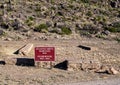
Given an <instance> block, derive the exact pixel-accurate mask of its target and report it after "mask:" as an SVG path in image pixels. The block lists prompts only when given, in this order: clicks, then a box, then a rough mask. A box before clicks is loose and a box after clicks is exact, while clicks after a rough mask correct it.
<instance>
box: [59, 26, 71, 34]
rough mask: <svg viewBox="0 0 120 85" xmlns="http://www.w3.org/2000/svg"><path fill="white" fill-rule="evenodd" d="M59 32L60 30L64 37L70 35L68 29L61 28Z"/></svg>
mask: <svg viewBox="0 0 120 85" xmlns="http://www.w3.org/2000/svg"><path fill="white" fill-rule="evenodd" d="M61 30H62V34H66V35H70V34H72V31H71V29H70V28H68V27H62V28H61Z"/></svg>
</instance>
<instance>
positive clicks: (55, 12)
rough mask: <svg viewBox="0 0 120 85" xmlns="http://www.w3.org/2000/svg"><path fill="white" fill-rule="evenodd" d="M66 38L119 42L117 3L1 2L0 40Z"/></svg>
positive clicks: (72, 0) (89, 0)
mask: <svg viewBox="0 0 120 85" xmlns="http://www.w3.org/2000/svg"><path fill="white" fill-rule="evenodd" d="M66 35H67V36H68V37H70V36H73V35H77V36H81V35H85V36H88V37H98V38H105V39H106V38H107V39H108V38H112V39H117V40H118V41H120V38H119V36H120V0H0V37H1V39H3V40H19V39H28V38H34V39H35V40H37V39H47V38H48V37H49V38H50V37H51V36H52V38H61V37H64V36H66Z"/></svg>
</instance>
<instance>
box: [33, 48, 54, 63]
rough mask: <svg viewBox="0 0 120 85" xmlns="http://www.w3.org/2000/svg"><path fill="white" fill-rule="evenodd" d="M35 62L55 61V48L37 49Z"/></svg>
mask: <svg viewBox="0 0 120 85" xmlns="http://www.w3.org/2000/svg"><path fill="white" fill-rule="evenodd" d="M34 60H35V62H41V61H43V62H48V61H50V62H52V61H55V47H35V58H34Z"/></svg>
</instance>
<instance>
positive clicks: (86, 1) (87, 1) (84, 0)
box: [81, 0, 89, 3]
mask: <svg viewBox="0 0 120 85" xmlns="http://www.w3.org/2000/svg"><path fill="white" fill-rule="evenodd" d="M81 1H82V2H83V3H89V0H81Z"/></svg>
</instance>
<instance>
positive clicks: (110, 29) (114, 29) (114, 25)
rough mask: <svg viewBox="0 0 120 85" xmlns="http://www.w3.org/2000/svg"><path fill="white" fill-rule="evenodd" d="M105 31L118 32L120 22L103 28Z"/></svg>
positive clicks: (119, 30)
mask: <svg viewBox="0 0 120 85" xmlns="http://www.w3.org/2000/svg"><path fill="white" fill-rule="evenodd" d="M105 30H109V31H110V32H120V22H115V23H112V24H111V25H108V26H107V27H105Z"/></svg>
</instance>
